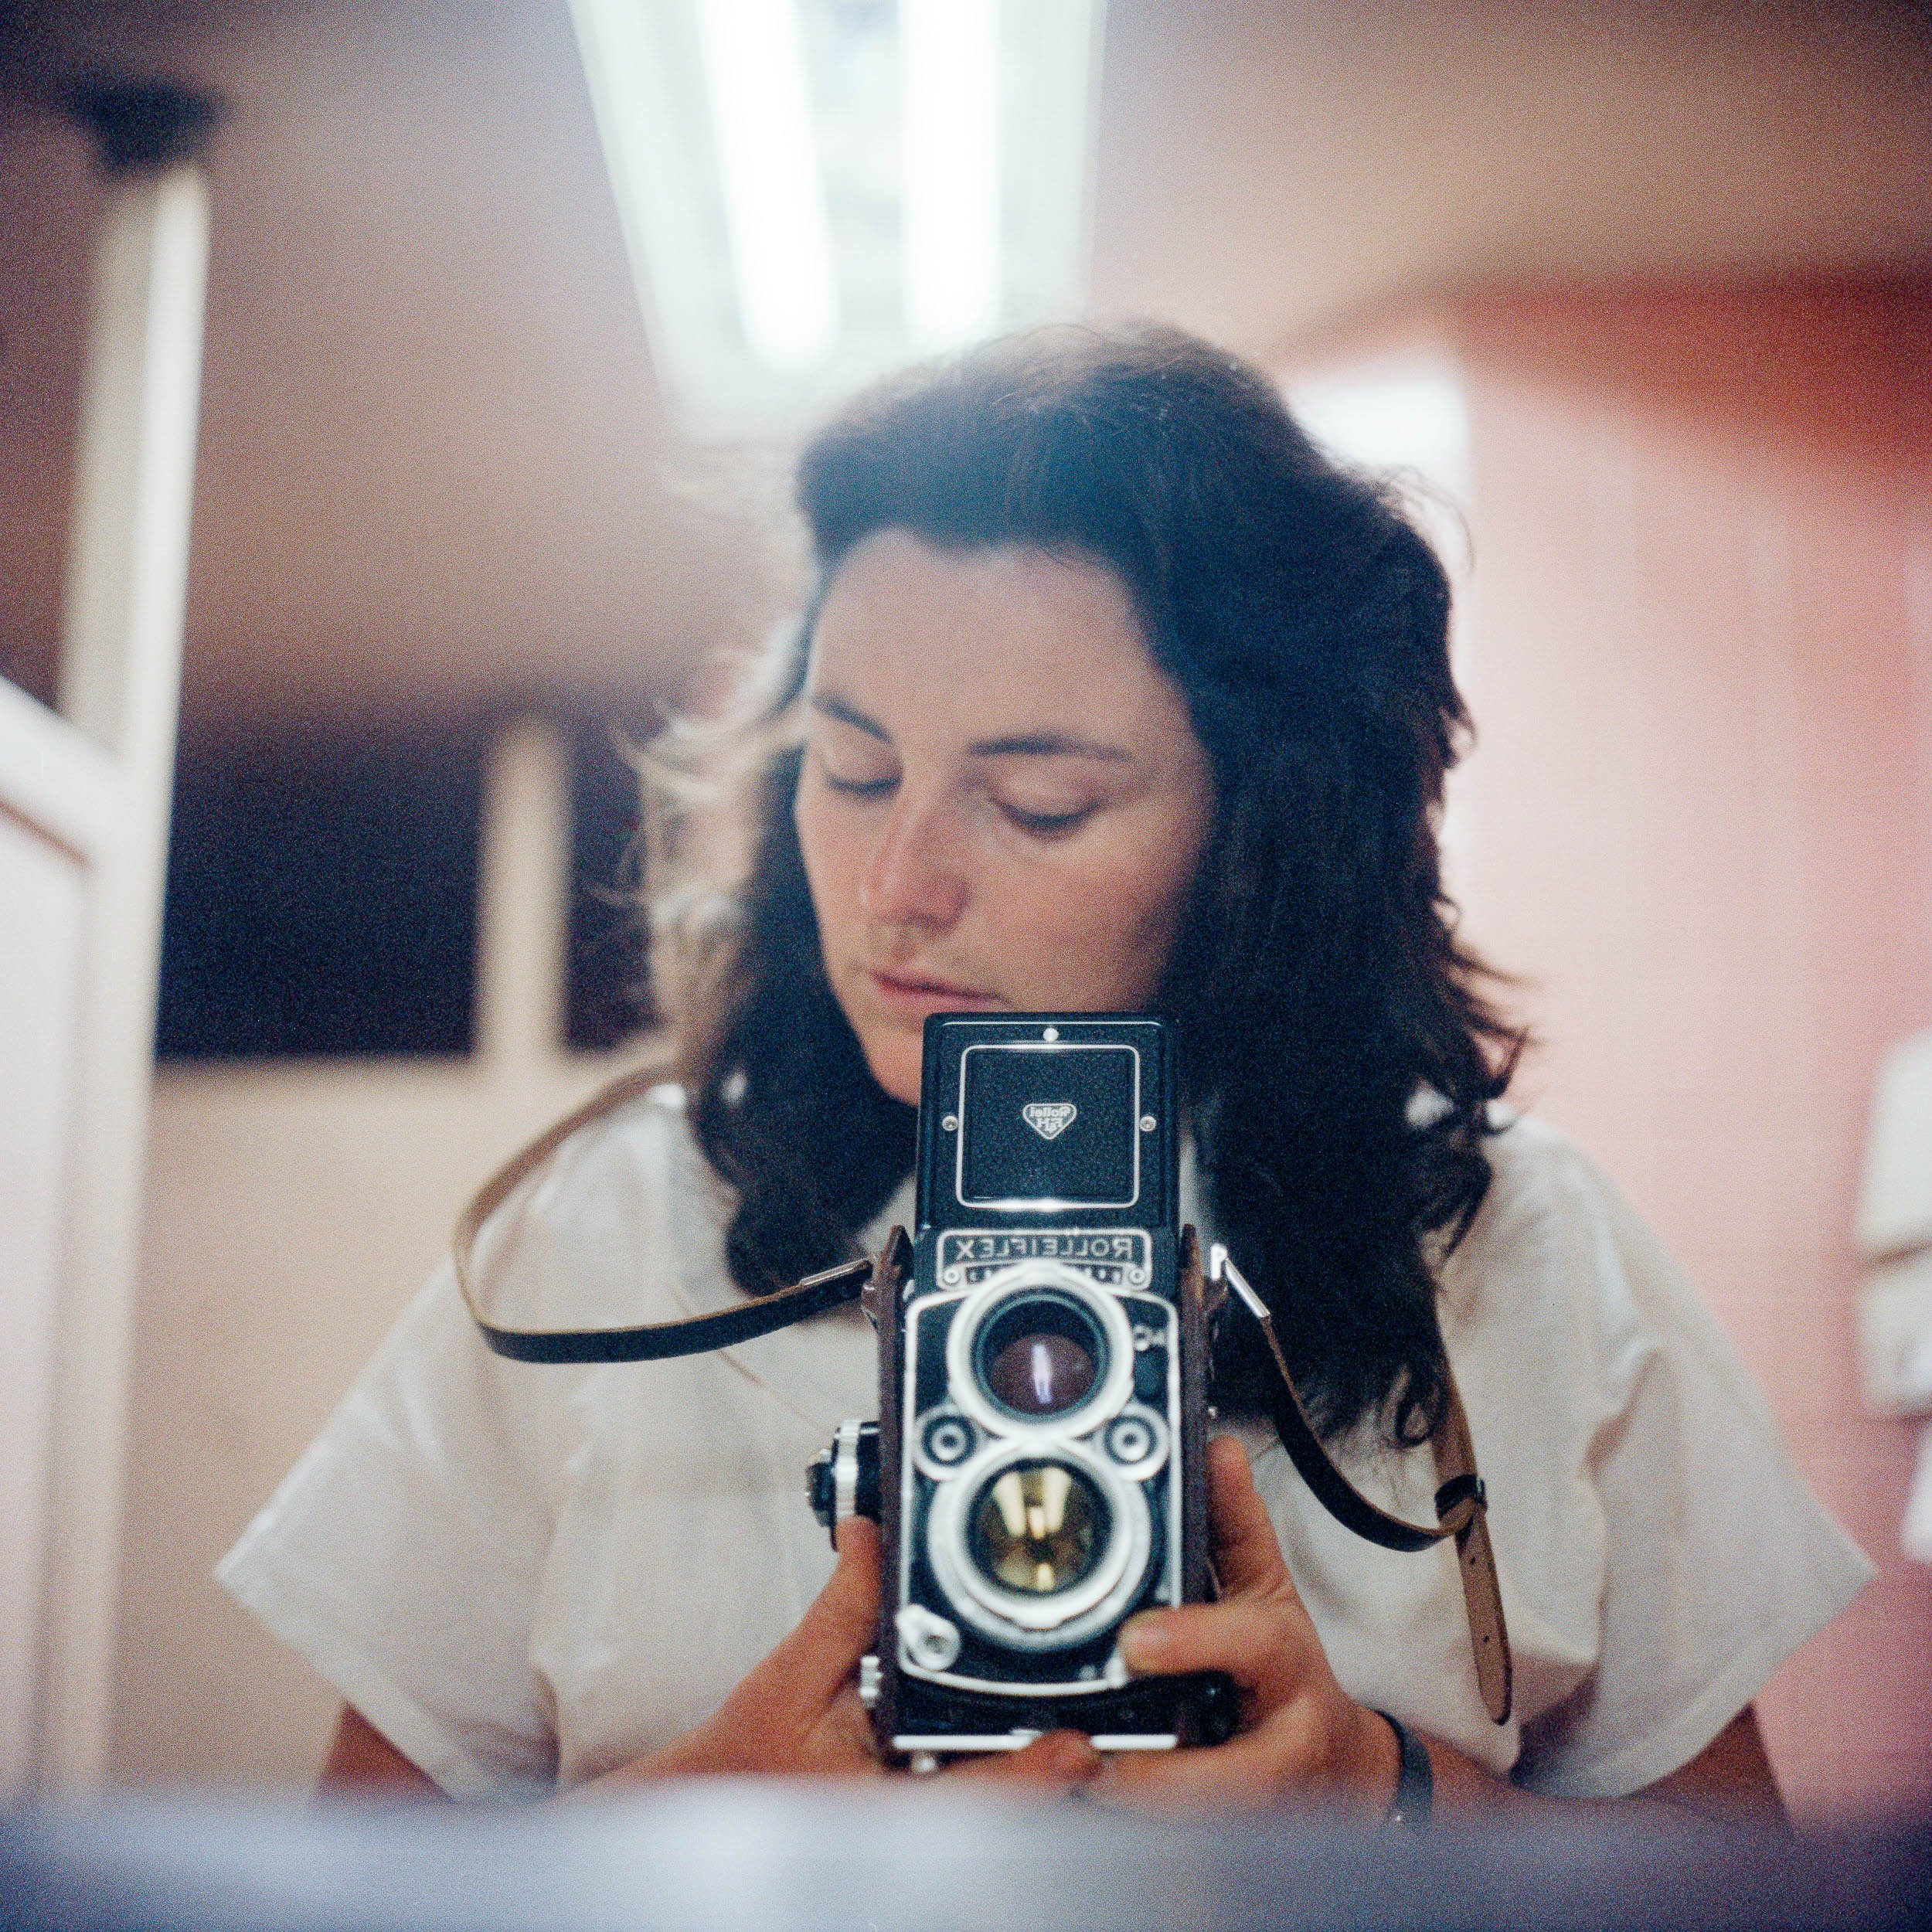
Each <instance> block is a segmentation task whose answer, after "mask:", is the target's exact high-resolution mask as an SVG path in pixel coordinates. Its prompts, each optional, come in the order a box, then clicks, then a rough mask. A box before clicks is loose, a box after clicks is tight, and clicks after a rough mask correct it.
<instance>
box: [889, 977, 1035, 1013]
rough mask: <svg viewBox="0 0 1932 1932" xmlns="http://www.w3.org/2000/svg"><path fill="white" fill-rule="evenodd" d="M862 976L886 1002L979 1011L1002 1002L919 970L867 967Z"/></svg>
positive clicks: (929, 1009) (929, 1008)
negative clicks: (864, 974) (889, 969)
mask: <svg viewBox="0 0 1932 1932" xmlns="http://www.w3.org/2000/svg"><path fill="white" fill-rule="evenodd" d="M866 978H867V979H869V981H871V982H872V989H873V991H874V992H876V994H877V995H879V997H880V998H882V999H883V1000H884V1001H885V1002H886V1003H887V1004H888V1005H893V1006H900V1007H915V1006H916V1007H920V1008H923V1009H925V1010H926V1011H927V1012H934V1013H944V1012H981V1011H984V1010H985V1009H988V1008H989V1007H995V1006H998V1005H1000V1004H1001V1003H1002V1002H1001V1001H1000V1000H999V998H998V995H995V994H992V993H983V992H979V991H978V989H977V988H974V987H971V986H961V985H957V984H955V983H954V981H951V980H945V979H935V978H930V977H929V976H928V975H925V974H923V973H907V972H897V973H888V972H883V971H880V970H879V969H878V968H869V969H868V971H867V972H866Z"/></svg>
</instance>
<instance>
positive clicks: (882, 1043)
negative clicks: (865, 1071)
mask: <svg viewBox="0 0 1932 1932" xmlns="http://www.w3.org/2000/svg"><path fill="white" fill-rule="evenodd" d="M861 1044H862V1046H863V1047H864V1049H865V1053H866V1065H867V1066H869V1067H870V1068H871V1069H872V1078H873V1079H874V1080H876V1081H877V1082H878V1083H879V1085H880V1086H881V1087H883V1088H884V1089H885V1090H886V1092H887V1093H888V1094H890V1095H891V1096H892V1097H893V1099H894V1100H903V1101H904V1102H905V1104H906V1106H908V1107H917V1105H918V1104H919V1080H920V1072H921V1070H922V1063H923V1060H924V1058H925V1051H924V1042H923V1037H922V1036H914V1037H913V1038H912V1039H905V1038H903V1036H887V1037H886V1038H885V1039H869V1040H862V1041H861Z"/></svg>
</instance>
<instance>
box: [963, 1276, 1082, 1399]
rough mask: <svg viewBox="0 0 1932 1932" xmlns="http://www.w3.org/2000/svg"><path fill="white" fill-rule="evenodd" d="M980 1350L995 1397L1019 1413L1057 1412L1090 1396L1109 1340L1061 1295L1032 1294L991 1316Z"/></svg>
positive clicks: (985, 1377)
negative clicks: (1105, 1341) (1061, 1297)
mask: <svg viewBox="0 0 1932 1932" xmlns="http://www.w3.org/2000/svg"><path fill="white" fill-rule="evenodd" d="M1105 1354H1106V1345H1105V1343H1104V1342H1103V1341H1102V1340H1101V1338H1100V1332H1099V1331H1098V1329H1097V1328H1096V1327H1095V1325H1094V1321H1093V1318H1092V1317H1091V1316H1090V1315H1087V1312H1086V1311H1084V1310H1083V1309H1081V1308H1076V1307H1075V1306H1073V1304H1071V1303H1070V1302H1067V1301H1061V1300H1060V1298H1058V1297H1056V1296H1051V1295H1028V1296H1026V1297H1024V1298H1021V1299H1019V1300H1018V1301H1016V1302H1015V1304H1014V1305H1013V1306H1012V1307H1011V1308H1006V1309H1004V1310H1002V1311H1001V1312H1000V1313H999V1314H998V1315H995V1316H994V1318H992V1321H989V1322H988V1324H987V1325H986V1333H985V1339H984V1340H983V1341H982V1342H981V1345H980V1361H981V1365H982V1366H981V1378H982V1379H983V1380H984V1381H985V1385H986V1391H987V1393H988V1394H989V1395H990V1396H992V1398H993V1400H995V1402H997V1403H999V1404H1000V1405H1001V1406H1002V1407H1004V1408H1006V1409H1009V1410H1012V1412H1013V1413H1014V1414H1015V1415H1020V1416H1052V1415H1059V1414H1060V1413H1062V1412H1063V1411H1064V1410H1068V1409H1072V1408H1075V1407H1077V1406H1079V1404H1080V1403H1082V1402H1083V1401H1085V1400H1086V1399H1087V1396H1088V1394H1089V1393H1090V1392H1091V1390H1092V1389H1093V1387H1094V1383H1096V1382H1097V1381H1098V1380H1099V1379H1100V1366H1101V1363H1102V1361H1103V1360H1104V1357H1105Z"/></svg>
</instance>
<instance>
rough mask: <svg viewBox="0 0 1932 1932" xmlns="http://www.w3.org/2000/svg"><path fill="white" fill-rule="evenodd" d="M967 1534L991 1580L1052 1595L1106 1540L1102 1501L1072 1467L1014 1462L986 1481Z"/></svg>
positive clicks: (1068, 1584) (1076, 1578)
mask: <svg viewBox="0 0 1932 1932" xmlns="http://www.w3.org/2000/svg"><path fill="white" fill-rule="evenodd" d="M967 1537H968V1546H969V1547H970V1548H971V1551H972V1554H973V1560H974V1561H975V1563H978V1565H979V1566H980V1568H981V1570H983V1571H984V1572H985V1574H986V1575H987V1576H988V1577H991V1578H992V1580H994V1581H995V1583H1001V1584H1003V1585H1004V1586H1005V1587H1006V1588H1007V1589H1009V1590H1021V1591H1024V1592H1026V1593H1028V1594H1031V1595H1033V1596H1040V1597H1045V1596H1050V1595H1053V1594H1055V1593H1056V1592H1058V1591H1060V1590H1068V1589H1070V1588H1072V1587H1073V1585H1074V1584H1076V1583H1078V1582H1080V1580H1081V1579H1082V1578H1083V1577H1085V1576H1086V1575H1087V1573H1088V1572H1089V1571H1090V1570H1092V1569H1093V1567H1094V1560H1095V1557H1096V1556H1097V1554H1098V1553H1099V1551H1100V1548H1101V1546H1102V1545H1103V1544H1104V1543H1105V1541H1106V1505H1105V1504H1104V1503H1103V1502H1101V1500H1100V1496H1099V1495H1098V1493H1097V1492H1096V1490H1095V1489H1094V1485H1092V1484H1091V1483H1090V1481H1088V1480H1087V1478H1086V1477H1085V1476H1083V1475H1080V1473H1079V1472H1078V1471H1076V1470H1073V1469H1069V1468H1066V1467H1065V1466H1064V1465H1063V1464H1060V1463H1052V1462H1022V1463H1016V1464H1014V1465H1013V1466H1012V1468H1009V1469H1006V1470H1005V1471H1002V1473H1001V1474H1000V1475H998V1476H996V1477H995V1478H994V1479H993V1480H992V1481H991V1482H990V1483H988V1485H987V1486H986V1488H985V1492H983V1493H982V1494H981V1496H980V1498H979V1499H978V1502H977V1503H976V1504H975V1506H974V1509H973V1512H972V1518H971V1522H970V1523H969V1525H968V1530H967Z"/></svg>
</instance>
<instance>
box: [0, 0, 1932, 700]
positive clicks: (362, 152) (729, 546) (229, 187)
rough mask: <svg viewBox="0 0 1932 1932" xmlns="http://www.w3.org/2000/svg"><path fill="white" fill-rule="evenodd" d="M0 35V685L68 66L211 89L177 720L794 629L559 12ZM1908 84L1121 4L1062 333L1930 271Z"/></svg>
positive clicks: (72, 8) (55, 312) (22, 600)
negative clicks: (1710, 282)
mask: <svg viewBox="0 0 1932 1932" xmlns="http://www.w3.org/2000/svg"><path fill="white" fill-rule="evenodd" d="M1043 3H1044V0H1043ZM0 29H3V30H4V32H5V43H4V46H3V47H0V57H4V60H5V63H6V69H7V71H8V72H9V73H11V74H12V77H14V79H15V82H16V83H19V84H16V85H15V87H13V88H12V90H10V91H7V92H5V94H4V95H0V585H3V586H4V595H0V672H4V673H5V675H9V676H11V677H12V678H14V679H15V680H16V681H17V682H22V683H24V684H25V685H27V687H28V688H29V689H33V690H36V692H39V693H41V694H42V695H45V694H46V692H47V691H48V690H49V687H50V685H51V682H52V675H53V674H52V670H51V665H52V651H53V640H54V638H55V637H56V633H57V630H58V611H59V594H60V571H61V556H62V546H63V540H64V529H65V523H66V511H67V492H68V489H69V487H70V465H71V456H70V446H71V439H72V436H73V420H74V414H75V407H76V398H77V387H78V372H79V366H80V342H81V338H82V329H83V320H84V315H85V304H86V273H87V248H88V238H89V236H90V234H91V233H92V232H93V229H94V224H95V223H96V222H97V219H98V216H99V213H100V206H101V203H102V198H103V195H104V189H103V186H102V184H101V183H100V181H99V180H98V179H97V177H96V176H95V175H94V173H93V172H92V171H91V170H90V167H89V165H88V158H87V150H86V148H85V146H84V145H83V141H82V140H81V138H80V136H79V134H77V133H76V132H74V131H73V130H71V129H70V128H67V127H66V126H65V125H64V124H62V123H61V122H60V121H58V120H57V119H56V118H54V117H52V116H50V115H49V114H46V112H44V111H41V110H40V109H39V108H37V107H34V106H32V104H29V102H28V101H27V100H26V98H25V95H26V93H27V91H29V90H30V88H31V87H32V86H34V85H36V84H38V83H39V82H40V81H42V80H45V79H46V77H49V76H55V75H59V74H61V73H70V72H72V71H73V70H74V69H75V68H77V66H81V65H83V64H84V65H90V66H97V67H106V68H109V69H111V70H116V71H124V72H128V73H141V74H157V73H158V74H165V75H169V76H172V77H177V78H182V79H189V80H194V81H196V82H198V83H202V84H206V85H209V86H212V87H215V88H217V89H219V90H220V92H221V93H222V94H223V95H224V96H225V97H226V100H227V101H228V104H229V116H228V119H227V121H226V124H225V125H224V127H223V130H222V131H221V133H220V134H219V138H218V139H217V141H216V145H215V147H214V148H213V153H212V156H211V158H210V161H209V180H210V187H211V193H212V200H213V254H212V259H211V263H210V271H209V301H208V324H207V342H206V361H205V370H204V387H203V417H202V442H201V455H200V464H199V474H198V477H197V482H196V503H195V529H194V552H193V558H192V566H191V570H190V583H189V615H188V636H187V655H186V663H185V672H184V687H183V703H184V721H185V725H186V726H187V728H188V729H189V731H190V732H191V733H223V732H226V731H230V730H234V729H236V728H241V727H247V726H256V725H260V724H264V723H268V724H273V723H277V722H281V721H287V720H291V719H313V718H318V717H327V718H332V719H342V718H345V717H362V716H376V717H388V718H391V719H397V718H402V717H410V718H420V717H425V716H427V717H431V718H434V717H436V716H445V717H452V718H453V717H457V716H466V715H470V714H473V713H475V712H476V711H478V709H486V708H492V707H500V706H512V705H515V704H518V703H521V702H533V701H541V700H544V699H550V698H554V697H556V696H559V695H560V694H564V693H569V692H576V693H579V694H590V695H593V696H595V697H596V698H597V699H599V700H600V701H607V702H612V703H614V704H617V705H619V706H622V707H624V708H626V709H629V710H631V711H632V712H636V711H639V710H641V709H643V708H644V707H645V706H648V704H650V703H651V702H655V701H658V700H660V699H662V698H663V697H664V696H665V695H666V694H668V693H672V692H676V691H678V690H679V689H689V683H690V680H691V679H692V675H693V667H694V666H695V665H697V664H699V662H700V660H701V659H702V657H703V655H704V654H705V653H706V651H707V649H709V648H711V647H713V646H714V645H717V644H718V643H719V642H720V641H725V642H730V641H739V640H742V639H743V638H745V637H747V635H749V634H753V633H755V631H757V629H758V628H760V627H761V626H762V625H764V624H767V623H768V622H769V621H771V619H772V617H773V616H774V614H775V613H777V611H779V610H780V609H781V608H782V606H783V601H784V598H785V597H786V596H787V594H788V593H789V589H790V587H791V585H792V583H794V581H795V578H794V575H793V570H794V566H792V565H791V563H789V562H788V560H787V558H788V553H787V539H786V537H785V536H784V532H783V530H782V528H781V518H780V516H779V515H778V510H779V507H780V506H781V504H782V502H783V487H784V486H783V457H782V452H781V451H753V450H746V449H737V450H719V449H709V450H706V449H699V448H697V447H692V445H690V444H687V443H685V441H683V440H682V439H681V438H680V437H679V436H678V435H677V434H675V431H674V430H672V427H670V426H669V425H668V423H667V421H666V419H665V413H664V411H663V409H662V406H661V403H660V400H659V398H658V394H657V392H656V389H655V384H654V382H653V378H652V373H651V359H650V355H649V351H648V345H647V344H646V342H645V335H644V330H643V325H642V322H641V318H640V315H639V311H638V303H637V301H636V298H635V296H634V292H633V290H632V287H631V280H630V276H629V272H628V267H627V266H626V264H625V261H624V254H623V250H622V246H621V240H620V238H619V236H618V233H617V221H616V216H615V212H614V207H613V205H612V202H611V196H610V192H609V190H608V188H607V185H606V182H605V180H604V172H603V165H602V161H601V158H600V154H599V151H598V148H597V139H596V134H595V131H594V128H593V125H592V122H591V117H590V106H589V102H588V100H587V96H586V93H585V90H584V86H583V80H582V78H581V76H580V72H579V70H578V67H577V56H576V51H575V46H574V43H573V39H572V36H571V32H570V23H569V19H568V16H567V13H566V11H565V9H564V7H563V4H562V0H365V3H363V4H352V3H351V0H286V3H285V4H277V5H268V4H260V3H259V0H258V3H257V4H238V3H236V4H226V5H222V4H216V0H191V3H187V4H180V3H178V4H175V5H171V6H168V7H165V8H156V7H153V6H149V5H77V4H66V5H61V4H52V5H49V4H42V5H34V4H26V5H18V6H15V7H14V8H13V9H11V11H10V12H0ZM1928 102H1932V29H1928V27H1927V20H1926V16H1925V14H1924V12H1923V9H1917V8H1913V7H1907V6H1895V7H1893V6H1885V7H1882V6H1876V5H1866V6H1860V5H1852V4H1849V3H1842V4H1839V5H1811V6H1795V5H1787V6H1777V5H1765V4H1757V5H1744V4H1741V3H1740V4H1733V5H1719V4H1715V3H1714V0H1705V4H1701V5H1692V4H1665V0H1648V4H1642V3H1640V0H1627V3H1626V4H1600V5H1594V6H1592V5H1585V4H1582V3H1581V0H1575V3H1573V4H1542V5H1532V4H1529V3H1528V0H1516V3H1515V4H1510V5H1505V4H1503V3H1502V0H1493V3H1492V4H1480V3H1478V0H1468V3H1466V4H1462V5H1448V4H1444V0H1434V4H1424V3H1423V0H1382V3H1381V4H1371V0H1353V3H1352V4H1351V3H1350V0H1308V4H1305V5H1286V4H1281V5H1263V4H1260V0H1254V3H1253V4H1248V5H1240V4H1236V0H1112V4H1111V9H1110V12H1109V15H1108V29H1107V40H1106V48H1105V64H1104V75H1103V81H1102V88H1101V97H1100V131H1099V139H1098V158H1097V185H1096V190H1095V205H1094V262H1093V268H1092V284H1091V286H1092V305H1093V309H1094V312H1095V313H1096V314H1097V315H1100V316H1103V317H1106V316H1119V315H1129V314H1136V315H1158V316H1162V317H1165V318H1168V319H1171V320H1173V321H1178V322H1180V323H1182V324H1183V325H1186V326H1188V327H1190V328H1195V329H1197V330H1199V331H1200V332H1203V333H1205V334H1207V335H1212V336H1214V337H1216V338H1219V339H1220V340H1222V341H1224V342H1227V343H1228V344H1229V345H1231V346H1233V347H1235V348H1236V349H1242V350H1244V351H1246V352H1250V353H1252V354H1255V355H1260V356H1262V357H1264V358H1270V359H1282V358H1285V357H1287V356H1289V355H1292V354H1293V353H1294V351H1295V349H1296V348H1297V346H1298V345H1300V344H1302V343H1304V342H1308V340H1310V339H1311V338H1315V337H1317V336H1319V335H1321V334H1323V333H1324V332H1330V333H1332V332H1334V331H1335V330H1336V329H1338V328H1343V327H1345V326H1346V325H1349V322H1350V321H1351V320H1352V318H1360V317H1362V316H1365V315H1370V314H1372V313H1373V312H1374V311H1376V310H1377V309H1379V308H1384V307H1386V306H1387V305H1389V304H1394V303H1398V302H1400V301H1406V300H1409V299H1413V298H1417V297H1418V296H1421V295H1423V294H1432V293H1437V292H1441V291H1454V290H1456V289H1461V288H1470V287H1496V286H1498V285H1509V284H1520V283H1523V282H1548V281H1553V280H1556V281H1600V280H1602V279H1604V278H1628V277H1644V278H1653V279H1654V278H1666V279H1682V278H1687V277H1707V276H1723V277H1740V276H1754V275H1762V274H1793V273H1796V274H1815V273H1818V272H1820V271H1836V270H1862V269H1869V268H1885V269H1894V268H1897V267H1900V266H1902V265H1906V266H1909V265H1912V264H1925V263H1926V262H1927V260H1928V259H1932V108H1929V107H1928Z"/></svg>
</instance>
